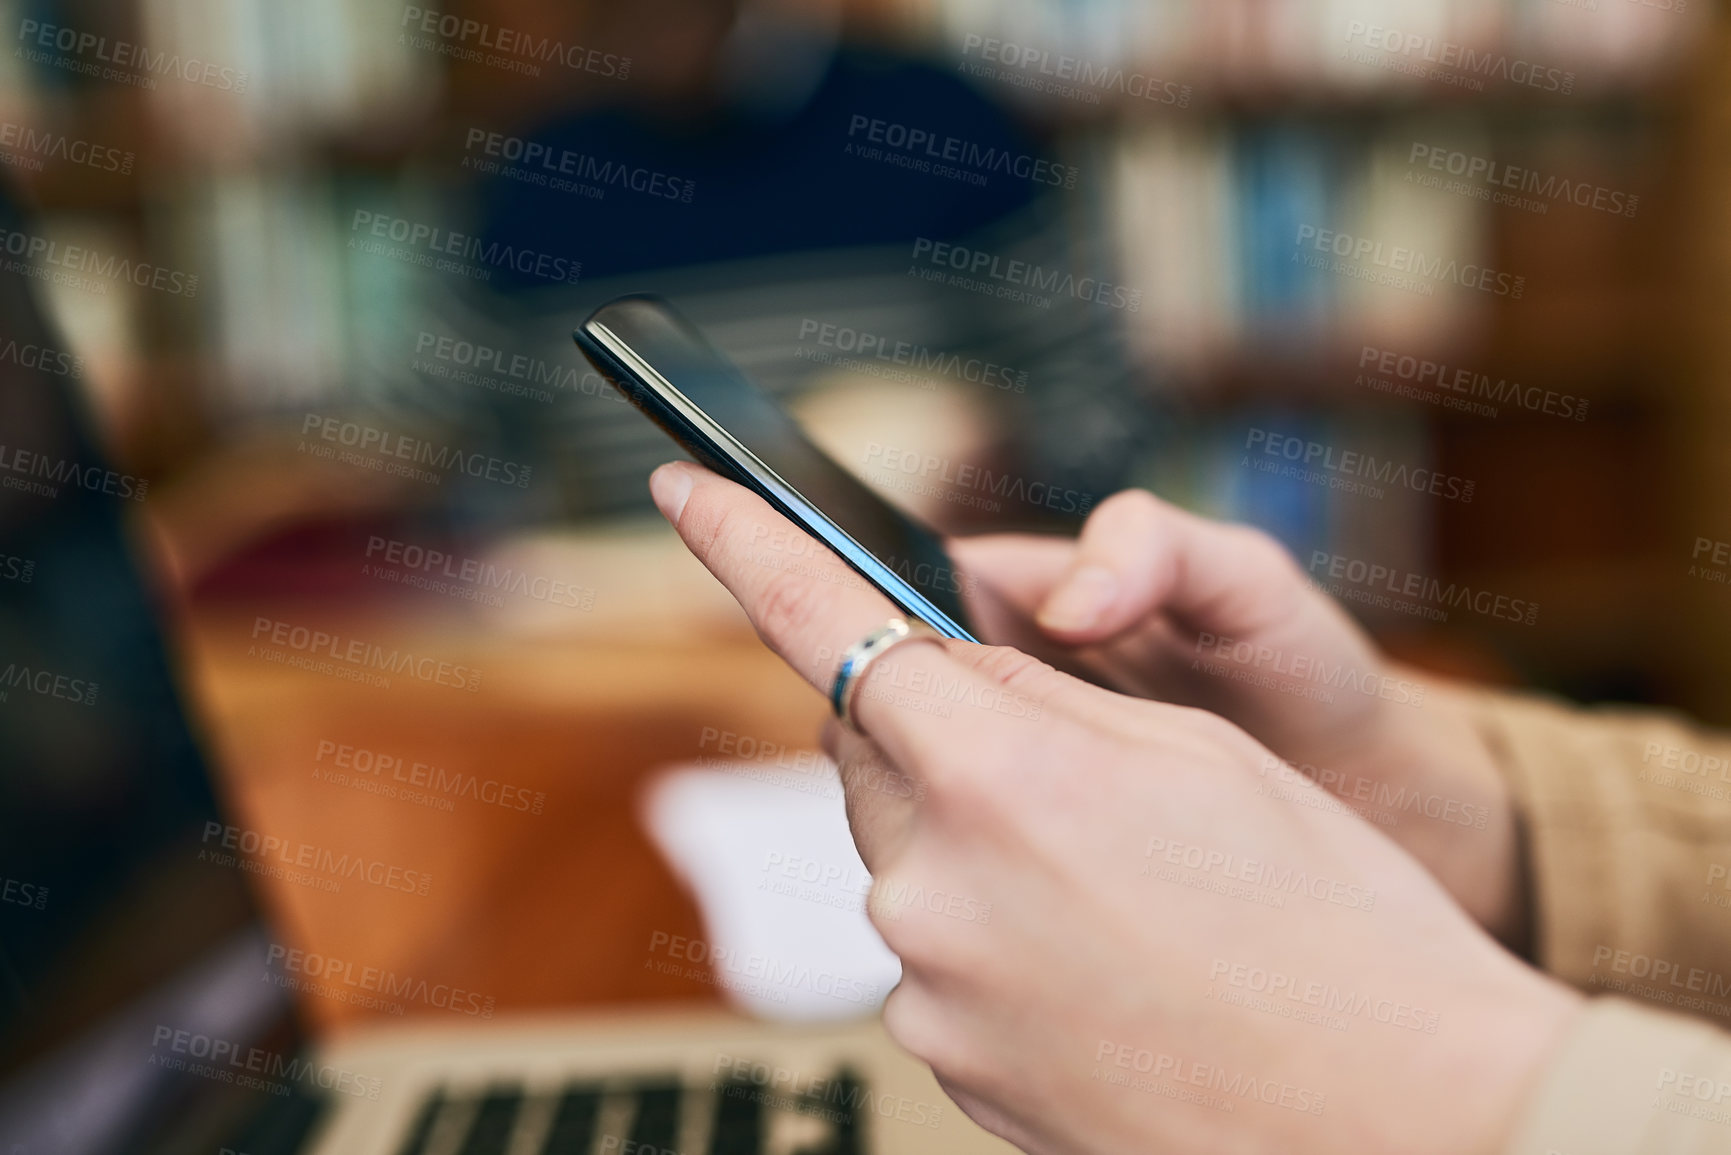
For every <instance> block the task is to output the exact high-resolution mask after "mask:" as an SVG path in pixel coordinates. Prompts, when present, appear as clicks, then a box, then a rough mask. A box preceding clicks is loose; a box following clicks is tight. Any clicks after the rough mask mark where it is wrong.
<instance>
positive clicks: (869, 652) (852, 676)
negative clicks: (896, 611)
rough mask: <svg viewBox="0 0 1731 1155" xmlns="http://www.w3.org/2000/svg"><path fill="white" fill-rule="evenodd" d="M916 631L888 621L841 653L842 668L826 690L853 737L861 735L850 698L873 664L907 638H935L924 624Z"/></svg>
mask: <svg viewBox="0 0 1731 1155" xmlns="http://www.w3.org/2000/svg"><path fill="white" fill-rule="evenodd" d="M919 630H920V632H919V633H917V634H916V633H915V627H913V626H910V625H908V623H907V622H906V621H905V620H904V619H902V618H891V619H890V620H889V621H887V622H885V623H884V624H883V625H881V626H879V627H878V628H877V629H875V630H873V631H872V632H871V633H869V634H867V635H866V636H865V637H863V638H861V639H860V640H859V641H857V642H855V643H854V644H853V645H851V646H849V647H848V648H847V651H846V652H845V653H843V654H842V656H841V665H840V666H839V667H837V669H836V672H835V683H834V684H833V685H832V686H830V690H829V705H830V709H832V710H834V711H835V716H836V717H837V718H840V719H841V724H842V725H844V726H846V727H847V728H848V729H849V730H852V731H853V732H854V733H856V734H858V733H861V730H860V728H859V726H857V725H856V724H855V723H854V720H853V699H854V695H855V694H856V693H858V688H859V684H860V683H861V682H863V681H865V676H866V671H867V670H869V669H871V664H872V663H873V662H875V661H877V660H878V659H879V658H881V657H883V656H884V655H885V654H887V653H889V652H890V651H891V650H892V649H894V648H895V647H896V646H898V645H900V644H901V643H903V642H905V641H907V640H908V639H910V638H914V637H922V636H924V637H934V638H935V637H937V636H938V633H937V631H936V630H933V629H931V627H929V626H925V625H924V624H923V623H922V624H921V626H920V627H919Z"/></svg>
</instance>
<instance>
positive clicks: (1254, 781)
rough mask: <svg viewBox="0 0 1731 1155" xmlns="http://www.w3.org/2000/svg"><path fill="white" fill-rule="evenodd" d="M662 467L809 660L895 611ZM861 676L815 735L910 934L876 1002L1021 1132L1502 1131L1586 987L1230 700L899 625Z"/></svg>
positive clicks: (941, 1071) (1455, 1143)
mask: <svg viewBox="0 0 1731 1155" xmlns="http://www.w3.org/2000/svg"><path fill="white" fill-rule="evenodd" d="M650 484H651V489H652V491H653V493H654V495H655V499H656V503H657V505H658V506H659V507H660V508H661V510H662V512H663V514H665V515H666V516H667V518H668V520H669V521H671V522H672V523H673V524H674V526H675V527H676V528H677V530H678V532H679V533H680V535H681V537H683V538H684V540H685V542H686V544H687V545H688V546H689V547H690V548H691V550H692V551H693V552H694V553H695V554H696V555H697V556H698V558H699V559H700V560H701V561H702V562H703V563H704V564H705V565H706V566H707V567H708V568H709V570H710V571H711V572H712V573H713V574H714V575H715V576H716V577H717V578H719V579H720V580H721V581H722V583H723V584H725V585H726V586H727V588H728V589H729V590H730V591H731V592H732V593H733V595H734V596H735V597H736V598H737V599H738V600H739V602H740V604H741V605H742V606H743V607H744V608H745V610H746V613H747V614H748V615H749V616H750V618H751V620H752V622H753V624H754V625H755V626H756V628H757V631H758V633H759V635H760V636H761V637H762V638H763V639H764V641H765V642H766V643H768V644H769V646H770V647H771V648H772V649H774V650H775V651H776V652H777V653H778V654H780V655H781V657H782V658H783V659H784V660H785V661H787V662H788V664H789V665H791V666H792V667H793V668H794V669H795V670H797V671H798V672H799V673H800V674H801V675H803V676H804V677H805V678H806V679H807V680H808V681H810V682H811V683H812V685H813V686H815V687H816V688H818V689H819V690H820V691H824V692H826V693H827V691H828V689H829V687H830V684H831V681H832V679H833V677H834V674H835V669H836V665H837V660H838V657H839V655H840V653H841V652H842V651H844V650H845V649H846V648H847V647H848V646H849V645H850V644H852V643H853V642H855V641H857V640H859V639H860V638H862V637H864V636H865V635H866V634H868V633H870V632H871V631H872V630H873V629H875V628H877V627H878V626H880V625H882V624H883V623H884V621H885V620H886V619H888V618H890V617H892V616H896V614H895V610H894V609H893V607H892V606H891V605H890V604H889V602H888V601H887V600H885V599H884V598H883V597H882V596H881V595H879V594H877V593H876V592H875V591H872V590H869V589H863V588H861V587H860V585H859V583H857V582H849V581H829V580H824V575H823V574H815V573H813V572H811V566H810V562H811V559H812V558H814V557H822V556H826V555H825V554H824V551H823V550H822V548H821V547H819V546H817V545H815V543H810V542H809V541H806V540H804V539H803V538H802V536H801V535H800V533H799V531H798V530H797V529H795V528H794V527H792V526H791V525H789V524H788V523H787V522H786V520H785V519H783V518H782V517H781V516H780V515H779V514H777V513H776V512H775V511H773V510H772V509H770V508H769V507H768V506H767V505H766V504H765V503H764V502H763V501H761V500H760V499H759V498H757V497H756V496H755V495H753V494H751V493H750V492H748V491H746V490H745V489H743V488H741V487H739V486H736V485H734V484H732V483H730V482H728V481H725V480H722V479H721V478H718V477H716V476H715V475H713V474H711V473H709V472H707V471H705V470H702V469H699V468H697V467H695V466H691V465H686V464H675V465H669V466H664V467H663V468H661V469H660V470H658V471H657V472H656V474H655V476H654V477H653V478H652V479H651V483H650ZM765 531H768V532H767V533H766V532H765ZM768 539H774V540H780V541H788V542H798V543H800V545H799V548H798V549H797V551H795V552H797V553H799V554H800V555H801V560H802V562H804V563H805V564H804V565H802V566H799V567H788V568H783V567H780V566H777V565H776V564H774V560H775V559H774V558H773V557H766V556H765V555H764V554H763V553H762V552H761V550H760V549H759V548H758V547H755V546H754V545H753V543H754V542H762V541H764V540H768ZM766 562H768V564H766ZM834 564H835V567H836V568H837V570H838V576H839V571H841V563H840V562H839V561H837V562H835V563H834ZM858 689H859V692H858V695H857V697H856V698H855V704H856V711H855V716H856V718H857V719H858V721H859V724H860V726H861V728H862V729H863V730H864V731H865V732H866V733H868V734H870V735H871V740H870V741H868V740H866V739H864V738H861V737H859V736H858V735H855V734H853V733H850V732H848V731H845V730H843V729H841V728H840V727H839V726H836V725H834V724H831V726H830V727H829V728H828V729H827V731H826V745H827V746H828V747H829V749H830V750H831V752H832V754H834V755H835V756H836V758H837V761H838V762H839V763H840V764H841V766H842V777H843V783H844V785H845V786H846V787H847V806H848V817H849V821H850V824H851V825H852V828H853V832H854V837H855V841H856V843H857V844H858V847H859V851H860V855H861V857H862V858H863V859H864V861H865V863H866V865H867V867H868V868H869V869H870V870H871V871H872V873H873V875H874V884H873V888H872V897H871V902H870V911H871V914H872V919H873V922H874V923H875V925H876V926H877V928H878V930H879V932H880V933H881V934H882V935H883V938H884V941H885V942H886V943H887V944H888V945H889V946H890V948H891V949H892V950H893V951H895V953H896V954H897V955H898V956H900V958H901V960H902V966H903V978H902V982H901V984H900V985H899V986H898V987H897V988H896V989H895V990H894V991H893V992H892V993H891V995H890V998H889V1001H888V1002H887V1004H886V1005H885V1007H884V1019H885V1022H886V1025H887V1027H888V1029H889V1031H890V1033H891V1034H892V1035H893V1036H894V1037H895V1038H896V1039H897V1040H898V1041H899V1042H900V1043H901V1044H902V1045H903V1046H904V1047H906V1048H907V1049H908V1050H909V1051H911V1052H912V1053H913V1054H914V1055H916V1056H917V1057H919V1058H920V1059H922V1060H924V1061H926V1062H927V1063H929V1064H930V1065H931V1066H932V1069H933V1070H934V1071H935V1072H936V1074H937V1075H938V1077H939V1079H940V1080H941V1081H942V1083H943V1084H944V1086H945V1088H946V1090H948V1091H949V1092H950V1094H951V1095H952V1096H953V1097H954V1098H955V1099H956V1101H957V1102H958V1103H959V1104H960V1105H961V1106H962V1108H963V1109H964V1110H965V1111H967V1113H968V1114H969V1115H970V1116H972V1117H973V1118H974V1119H976V1120H977V1121H978V1122H980V1123H981V1124H982V1125H983V1126H985V1127H987V1128H988V1129H990V1130H992V1131H994V1132H996V1133H998V1134H1000V1135H1002V1136H1004V1137H1005V1138H1007V1139H1009V1140H1010V1141H1011V1142H1013V1143H1015V1144H1017V1145H1018V1146H1020V1147H1022V1148H1024V1149H1025V1150H1028V1151H1030V1152H1107V1151H1128V1150H1150V1151H1151V1150H1159V1151H1172V1152H1204V1151H1221V1150H1232V1151H1242V1152H1252V1151H1267V1152H1282V1153H1294V1152H1316V1153H1319V1155H1321V1153H1328V1155H1334V1153H1336V1152H1340V1151H1352V1150H1357V1151H1386V1150H1400V1151H1402V1152H1409V1153H1413V1155H1426V1153H1430V1152H1436V1153H1438V1155H1441V1153H1442V1152H1450V1153H1456V1152H1468V1151H1471V1152H1480V1151H1482V1152H1492V1151H1496V1150H1499V1149H1500V1148H1501V1147H1502V1145H1503V1144H1504V1143H1505V1141H1506V1140H1507V1138H1508V1136H1509V1134H1510V1133H1511V1131H1512V1129H1513V1127H1514V1125H1515V1122H1516V1118H1517V1115H1518V1112H1519V1109H1520V1106H1521V1103H1522V1101H1523V1099H1524V1098H1525V1096H1526V1094H1527V1093H1528V1091H1529V1089H1530V1087H1531V1086H1532V1084H1533V1081H1534V1079H1535V1078H1536V1076H1537V1072H1538V1069H1539V1068H1540V1066H1541V1065H1542V1064H1543V1062H1544V1061H1545V1059H1546V1057H1547V1055H1548V1052H1549V1051H1550V1049H1551V1048H1552V1047H1553V1045H1554V1044H1555V1042H1556V1040H1557V1039H1558V1038H1559V1036H1560V1035H1561V1033H1562V1031H1563V1030H1564V1028H1565V1026H1566V1024H1567V1023H1568V1021H1569V1020H1570V1018H1571V1017H1572V1015H1573V1014H1574V1013H1575V1011H1576V1010H1577V1009H1578V1006H1579V1003H1580V999H1579V996H1577V995H1575V994H1573V993H1572V992H1570V991H1568V990H1567V989H1566V988H1564V987H1562V986H1561V985H1560V984H1557V983H1555V982H1553V981H1551V980H1549V979H1547V978H1545V977H1544V976H1541V975H1539V974H1538V973H1536V972H1534V971H1533V970H1531V969H1529V968H1528V967H1526V966H1525V965H1523V964H1522V963H1520V962H1519V961H1518V960H1516V959H1515V958H1514V957H1513V956H1511V955H1509V954H1508V953H1507V952H1505V951H1504V950H1503V949H1502V948H1500V947H1499V946H1497V945H1496V943H1494V942H1493V941H1492V940H1491V939H1490V938H1489V937H1488V936H1487V935H1486V934H1485V933H1484V932H1483V931H1482V930H1480V929H1479V928H1478V927H1477V926H1476V925H1475V924H1474V923H1473V922H1472V920H1471V919H1469V918H1468V917H1467V916H1466V915H1465V914H1464V913H1463V912H1462V911H1461V909H1460V908H1459V906H1457V905H1456V903H1455V902H1454V900H1453V899H1451V898H1450V897H1449V895H1448V894H1447V893H1446V892H1445V891H1444V890H1443V889H1442V887H1441V886H1439V885H1438V884H1437V883H1436V881H1435V880H1433V879H1432V878H1431V877H1430V876H1429V875H1428V874H1426V873H1425V871H1424V870H1423V869H1422V868H1421V867H1420V866H1419V865H1418V864H1417V862H1416V861H1415V860H1413V859H1412V858H1411V857H1410V856H1409V855H1407V854H1406V853H1405V852H1404V851H1403V850H1401V849H1400V848H1399V847H1397V846H1396V845H1395V844H1394V843H1392V842H1390V841H1389V840H1388V839H1387V838H1386V837H1384V836H1383V835H1382V834H1381V833H1379V832H1378V831H1376V830H1375V829H1373V828H1372V827H1371V826H1369V825H1368V824H1366V823H1364V822H1363V821H1362V820H1360V819H1358V818H1357V817H1356V816H1354V815H1351V814H1343V813H1340V812H1338V808H1337V807H1333V806H1331V805H1330V806H1327V807H1326V808H1325V807H1324V806H1323V805H1321V803H1325V802H1327V801H1328V799H1329V796H1328V795H1326V794H1325V793H1324V792H1323V791H1322V790H1321V789H1320V788H1318V787H1315V786H1313V785H1311V784H1310V783H1308V782H1305V781H1299V780H1296V779H1297V776H1296V775H1292V774H1281V775H1278V776H1275V775H1271V774H1270V773H1269V768H1270V765H1271V762H1270V759H1271V757H1272V756H1271V755H1270V754H1269V753H1268V751H1267V750H1266V749H1265V748H1264V747H1263V746H1261V745H1260V744H1259V743H1257V742H1256V741H1255V740H1253V739H1251V738H1250V737H1249V736H1248V735H1246V734H1245V733H1244V732H1243V731H1241V730H1239V729H1238V728H1237V727H1235V726H1233V725H1231V724H1230V723H1228V722H1225V721H1223V720H1222V719H1220V718H1219V717H1217V716H1215V715H1212V714H1208V713H1205V712H1203V711H1200V710H1195V709H1189V708H1184V707H1176V706H1170V705H1165V704H1162V703H1157V702H1150V701H1144V700H1139V699H1133V698H1127V697H1124V696H1121V695H1118V694H1114V693H1111V692H1110V691H1106V690H1102V689H1100V688H1098V687H1095V686H1092V685H1089V684H1087V683H1085V682H1082V681H1080V680H1078V679H1075V678H1072V677H1070V676H1068V675H1066V674H1062V673H1059V672H1057V671H1055V670H1052V669H1051V668H1049V667H1047V666H1044V665H1042V664H1041V663H1039V662H1037V661H1035V660H1034V659H1032V658H1029V657H1027V656H1026V655H1024V654H1021V653H1019V652H1018V651H1015V650H1011V649H1005V648H993V647H985V646H974V645H969V644H966V643H960V642H937V641H913V642H906V643H903V644H901V645H899V646H897V647H896V648H895V649H894V650H892V651H891V652H889V653H888V654H886V655H884V656H883V657H881V658H880V659H879V660H878V661H877V663H876V664H875V665H874V666H873V667H872V668H871V671H870V675H869V676H868V678H867V679H866V680H865V682H864V683H863V684H862V685H861V686H860V687H859V688H858ZM1274 765H1278V763H1274ZM885 773H889V774H893V775H897V776H902V777H905V778H906V779H909V780H912V782H914V783H916V784H918V785H920V786H923V789H919V790H915V789H894V788H891V789H886V788H884V778H883V776H884V774H885ZM1271 783H1277V784H1278V785H1279V787H1280V789H1279V790H1268V789H1259V787H1266V786H1268V785H1269V784H1271Z"/></svg>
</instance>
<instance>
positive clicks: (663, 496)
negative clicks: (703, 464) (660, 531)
mask: <svg viewBox="0 0 1731 1155" xmlns="http://www.w3.org/2000/svg"><path fill="white" fill-rule="evenodd" d="M649 496H650V497H652V498H654V499H655V508H656V509H659V510H660V511H661V516H662V517H665V518H666V519H667V520H668V521H669V522H671V523H672V524H674V525H678V524H679V515H680V514H681V513H682V512H684V510H685V499H686V498H688V497H690V496H691V471H690V470H689V469H686V468H685V467H684V466H683V465H681V464H680V463H678V462H676V461H670V462H668V463H667V464H666V465H663V466H662V467H661V468H660V469H657V470H656V471H655V472H654V473H651V474H650V475H649Z"/></svg>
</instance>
